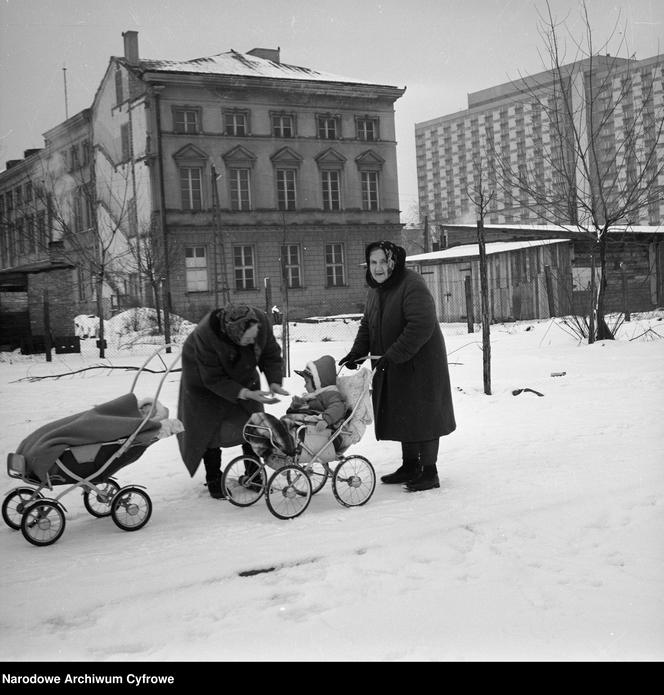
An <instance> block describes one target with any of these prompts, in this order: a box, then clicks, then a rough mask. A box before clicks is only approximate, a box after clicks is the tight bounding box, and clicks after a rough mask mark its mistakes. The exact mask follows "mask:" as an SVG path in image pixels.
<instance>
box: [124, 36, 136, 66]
mask: <svg viewBox="0 0 664 695" xmlns="http://www.w3.org/2000/svg"><path fill="white" fill-rule="evenodd" d="M122 38H123V39H124V57H125V59H126V60H127V62H128V63H129V65H138V32H137V31H123V32H122Z"/></svg>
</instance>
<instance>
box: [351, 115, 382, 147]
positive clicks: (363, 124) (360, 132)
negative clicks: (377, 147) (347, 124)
mask: <svg viewBox="0 0 664 695" xmlns="http://www.w3.org/2000/svg"><path fill="white" fill-rule="evenodd" d="M369 123H371V132H372V136H371V137H369V129H368V128H367V124H369ZM355 137H356V138H357V139H358V140H362V141H363V142H378V140H380V119H379V118H378V116H355Z"/></svg>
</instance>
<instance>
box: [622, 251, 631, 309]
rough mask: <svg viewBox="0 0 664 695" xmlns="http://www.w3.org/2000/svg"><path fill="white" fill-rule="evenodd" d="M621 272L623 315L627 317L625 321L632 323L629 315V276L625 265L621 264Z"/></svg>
mask: <svg viewBox="0 0 664 695" xmlns="http://www.w3.org/2000/svg"><path fill="white" fill-rule="evenodd" d="M620 272H621V273H622V300H623V314H624V315H625V321H630V320H631V318H632V317H631V316H630V315H629V297H628V292H627V274H626V273H625V264H624V263H623V262H622V261H621V262H620Z"/></svg>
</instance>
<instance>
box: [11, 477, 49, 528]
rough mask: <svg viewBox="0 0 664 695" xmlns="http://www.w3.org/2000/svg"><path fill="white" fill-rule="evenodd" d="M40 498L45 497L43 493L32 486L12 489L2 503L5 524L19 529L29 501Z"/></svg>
mask: <svg viewBox="0 0 664 695" xmlns="http://www.w3.org/2000/svg"><path fill="white" fill-rule="evenodd" d="M40 499H43V495H42V494H41V492H37V490H35V489H34V488H32V487H17V488H15V489H14V490H12V491H11V492H10V493H9V494H8V495H7V497H5V501H4V502H3V503H2V518H3V519H4V521H5V524H7V526H9V528H13V529H14V531H18V530H19V529H20V528H21V519H22V518H23V512H24V511H25V509H26V507H27V506H28V503H29V502H32V501H36V500H40Z"/></svg>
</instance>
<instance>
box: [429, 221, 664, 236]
mask: <svg viewBox="0 0 664 695" xmlns="http://www.w3.org/2000/svg"><path fill="white" fill-rule="evenodd" d="M443 227H449V228H450V229H453V228H456V227H463V228H469V229H477V223H476V222H474V223H472V224H471V223H463V222H460V223H456V222H451V223H449V224H443ZM484 229H494V230H495V229H498V230H506V231H508V230H510V231H511V230H514V231H525V232H530V231H532V232H557V233H559V234H560V233H561V232H570V233H575V234H587V233H588V232H587V230H585V229H580V228H579V227H577V226H575V225H567V226H565V225H554V224H507V223H503V224H485V225H484ZM623 232H633V233H635V234H664V226H662V225H643V224H642V225H638V224H628V225H624V224H623V225H615V226H613V227H609V233H610V234H621V233H623Z"/></svg>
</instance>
